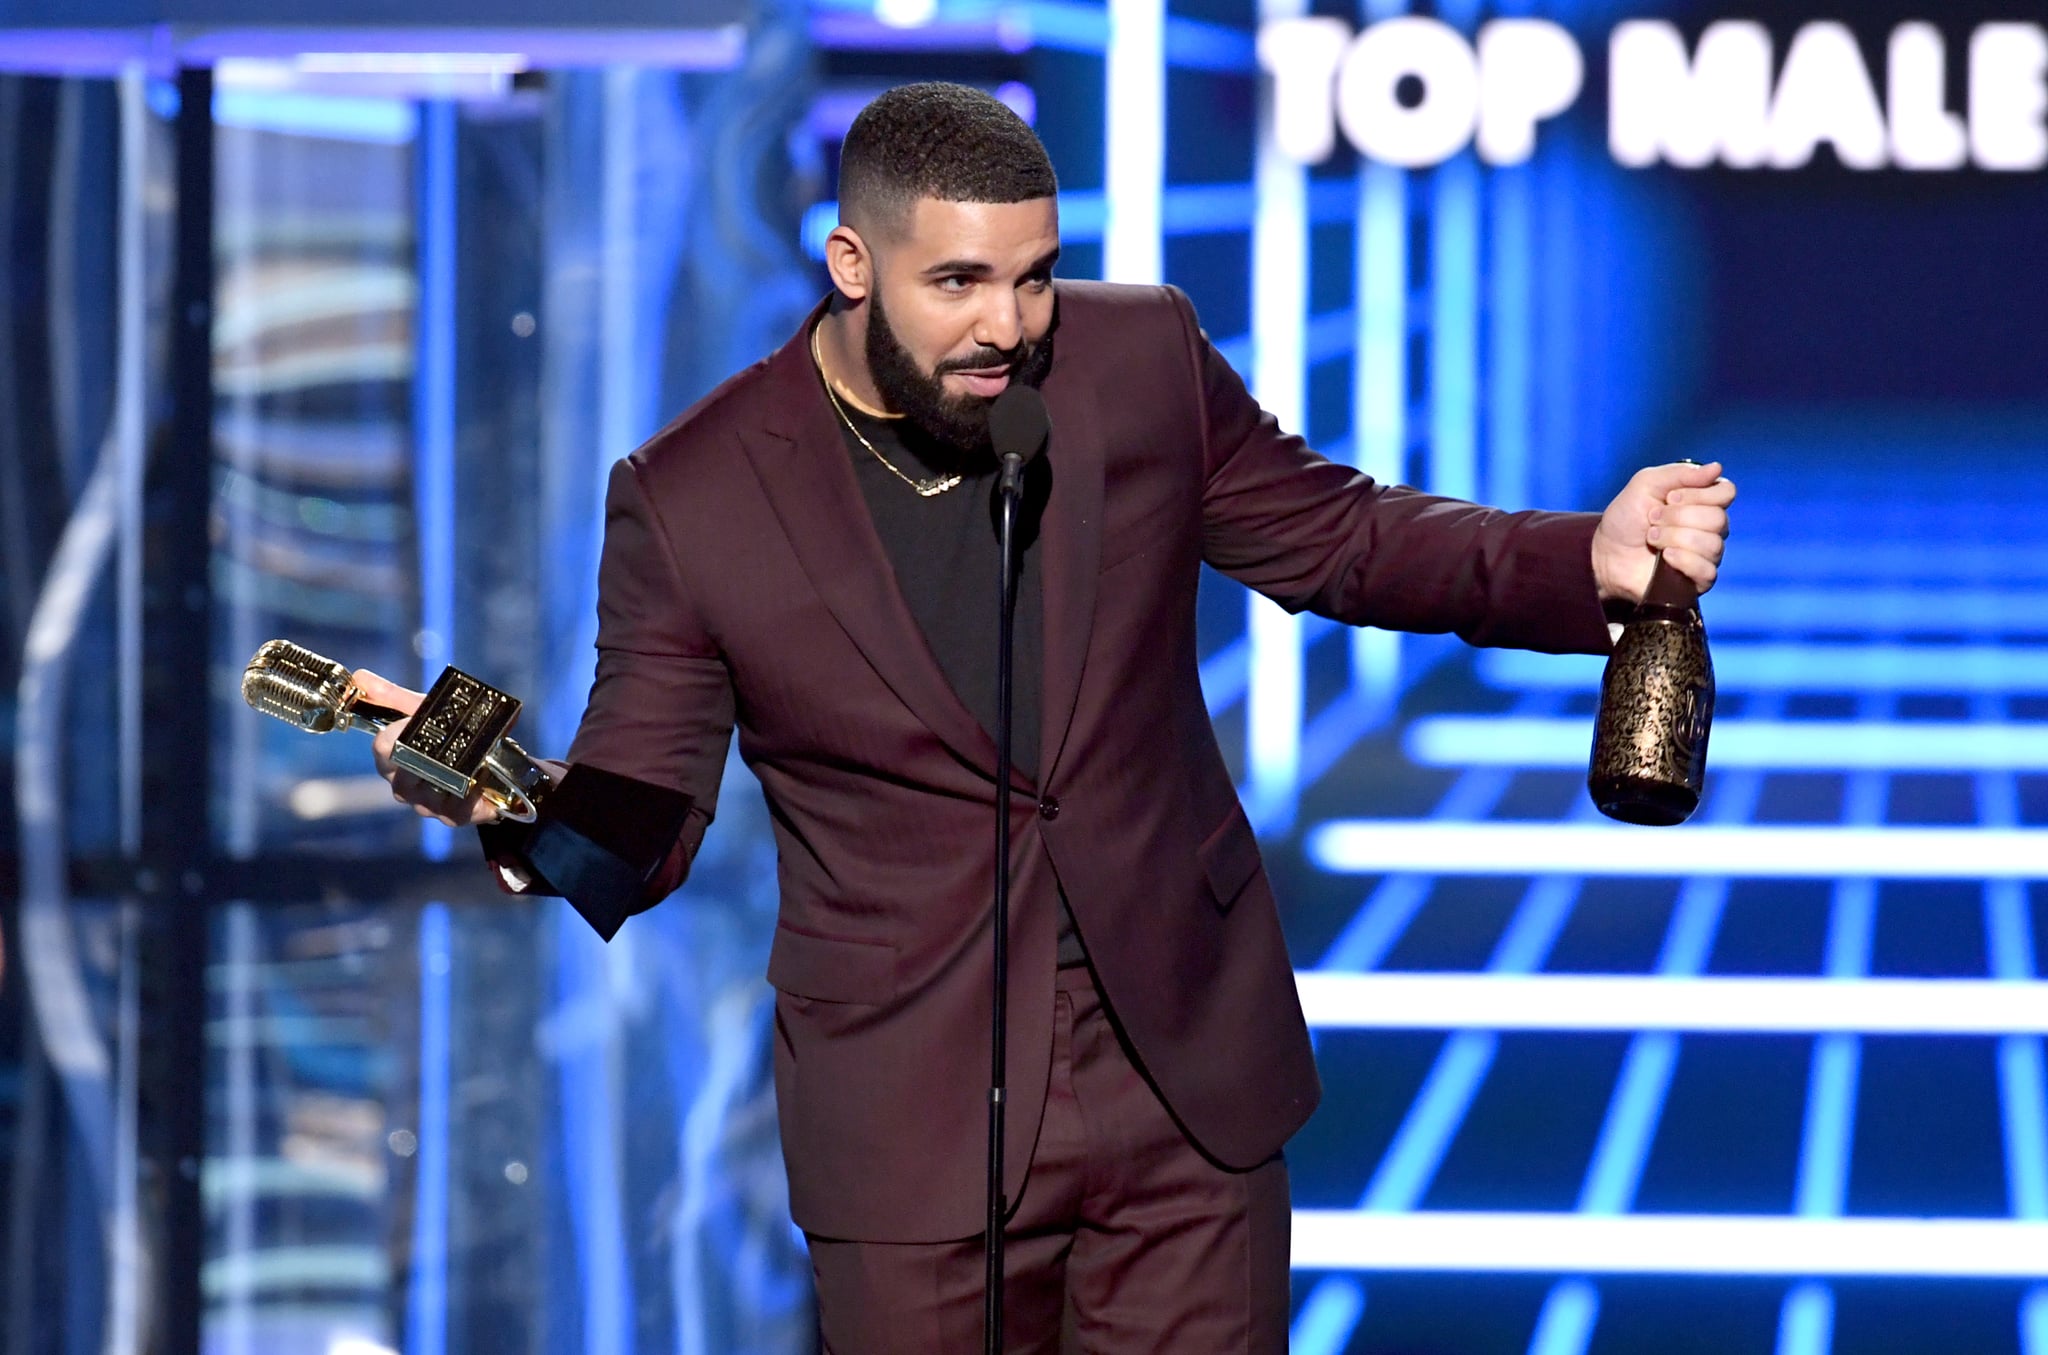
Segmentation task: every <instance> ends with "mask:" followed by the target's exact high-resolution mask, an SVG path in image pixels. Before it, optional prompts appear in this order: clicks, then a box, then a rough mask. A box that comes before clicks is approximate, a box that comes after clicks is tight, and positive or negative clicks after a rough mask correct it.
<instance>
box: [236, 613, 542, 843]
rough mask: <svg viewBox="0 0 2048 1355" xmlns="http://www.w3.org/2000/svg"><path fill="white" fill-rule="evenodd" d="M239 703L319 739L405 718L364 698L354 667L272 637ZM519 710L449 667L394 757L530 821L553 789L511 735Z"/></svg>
mask: <svg viewBox="0 0 2048 1355" xmlns="http://www.w3.org/2000/svg"><path fill="white" fill-rule="evenodd" d="M242 699H243V700H245V701H247V702H248V703H249V704H250V705H252V706H254V707H255V708H256V709H257V710H260V711H262V712H263V713H264V714H266V715H275V716H276V717H277V718H278V719H280V720H283V721H284V722H285V723H287V724H290V725H295V726H297V727H298V728H300V729H303V730H306V731H308V732H309V733H314V734H326V733H329V732H331V731H333V730H337V729H362V730H369V731H371V732H373V733H374V732H375V731H377V730H379V729H382V728H383V727H384V726H385V725H388V724H390V723H391V722H392V721H394V720H400V719H406V716H405V714H404V712H402V711H397V710H393V709H391V708H390V707H388V706H380V705H377V704H375V703H374V702H370V701H366V700H364V699H363V692H362V689H361V688H360V687H358V686H356V684H355V679H354V678H353V677H352V676H351V674H350V672H349V670H348V669H346V668H344V667H342V666H341V665H340V664H338V663H336V662H335V661H334V660H332V659H329V658H325V657H323V656H321V655H319V654H315V653H314V652H313V651H312V650H310V649H306V648H303V647H302V646H299V645H295V644H292V643H291V642H290V641H288V640H271V641H269V642H267V643H265V644H264V646H263V647H262V648H261V649H259V650H257V651H256V656H255V657H254V658H252V659H250V660H249V666H248V667H247V668H246V669H244V670H243V673H242ZM519 707H520V703H519V701H518V699H517V698H516V697H512V696H508V695H507V694H505V693H504V692H501V691H499V690H498V689H497V688H496V687H493V686H491V685H490V684H488V683H485V682H479V681H478V680H477V679H475V678H473V677H471V676H470V675H469V674H467V673H465V672H462V671H461V670H460V669H456V668H445V669H443V670H442V671H441V676H440V677H439V678H437V679H436V680H435V682H434V685H433V687H432V688H431V689H429V690H428V692H427V695H426V699H424V700H423V701H421V702H420V705H419V709H418V710H416V711H414V712H413V713H412V716H411V718H410V719H407V720H406V726H405V730H404V732H403V733H401V734H400V735H399V736H398V745H397V746H396V747H395V748H393V749H392V752H391V760H392V761H393V762H394V763H396V764H397V765H398V766H400V767H402V768H404V769H405V770H406V771H409V772H411V773H412V774H413V775H415V776H417V777H419V778H420V779H421V780H422V781H425V782H428V783H429V784H431V785H434V786H438V787H439V788H440V789H442V790H444V791H446V792H448V793H449V794H450V795H453V796H456V797H458V798H460V799H465V800H466V799H468V798H469V797H470V796H472V795H475V794H478V793H481V794H482V795H483V797H484V798H485V799H487V800H489V801H490V802H491V803H492V804H494V805H496V806H497V808H498V812H499V814H500V815H501V816H502V817H504V818H507V819H510V820H512V821H514V822H517V823H532V822H533V821H534V818H535V806H536V805H538V804H539V803H540V802H541V801H542V800H543V799H545V798H546V797H547V794H548V792H549V791H550V790H551V789H553V786H554V782H553V780H552V778H550V777H549V775H548V774H547V772H546V771H545V770H543V769H542V767H541V766H540V764H538V763H536V762H535V761H534V760H533V759H532V758H531V757H529V756H528V755H527V752H526V750H525V749H523V748H521V747H520V746H519V745H518V744H516V743H514V742H513V741H512V740H511V739H510V738H509V737H507V733H506V731H508V730H510V729H511V728H512V724H513V721H515V720H517V719H518V718H519Z"/></svg>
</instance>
